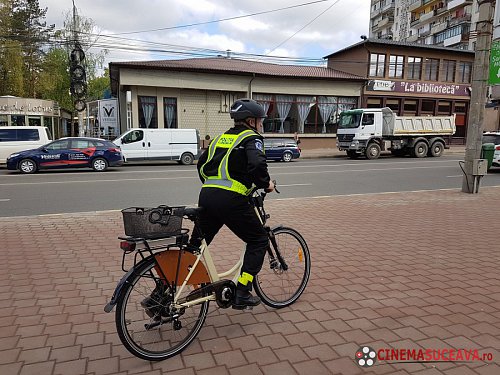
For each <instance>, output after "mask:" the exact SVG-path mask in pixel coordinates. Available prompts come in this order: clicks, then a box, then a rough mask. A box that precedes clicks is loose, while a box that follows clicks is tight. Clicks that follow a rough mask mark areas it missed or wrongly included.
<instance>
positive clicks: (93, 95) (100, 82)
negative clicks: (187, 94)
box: [87, 69, 111, 101]
mask: <svg viewBox="0 0 500 375" xmlns="http://www.w3.org/2000/svg"><path fill="white" fill-rule="evenodd" d="M110 91H111V90H110V85H109V69H105V70H104V75H103V76H101V77H95V78H93V79H91V80H90V81H89V89H88V94H87V99H88V100H89V101H91V100H98V99H104V98H105V97H106V96H107V95H109V93H110Z"/></svg>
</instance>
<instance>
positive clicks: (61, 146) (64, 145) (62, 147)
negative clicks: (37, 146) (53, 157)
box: [45, 139, 69, 150]
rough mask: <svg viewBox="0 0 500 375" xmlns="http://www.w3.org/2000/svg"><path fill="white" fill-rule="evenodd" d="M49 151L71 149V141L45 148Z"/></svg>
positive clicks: (59, 142)
mask: <svg viewBox="0 0 500 375" xmlns="http://www.w3.org/2000/svg"><path fill="white" fill-rule="evenodd" d="M45 148H46V149H47V150H66V149H68V148H69V140H67V139H63V140H60V141H55V142H52V143H50V144H49V145H47V146H46V147H45Z"/></svg>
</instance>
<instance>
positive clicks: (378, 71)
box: [370, 53, 385, 77]
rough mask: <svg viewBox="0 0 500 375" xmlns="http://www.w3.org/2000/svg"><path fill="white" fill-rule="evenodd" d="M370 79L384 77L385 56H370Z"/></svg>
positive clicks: (375, 54)
mask: <svg viewBox="0 0 500 375" xmlns="http://www.w3.org/2000/svg"><path fill="white" fill-rule="evenodd" d="M370 77H385V55H383V54H378V53H372V54H370Z"/></svg>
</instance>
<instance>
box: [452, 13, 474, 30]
mask: <svg viewBox="0 0 500 375" xmlns="http://www.w3.org/2000/svg"><path fill="white" fill-rule="evenodd" d="M471 18H472V15H471V14H464V15H463V16H462V17H456V18H452V19H450V20H449V21H448V23H449V25H450V27H452V26H455V25H459V24H461V23H466V22H470V21H471Z"/></svg>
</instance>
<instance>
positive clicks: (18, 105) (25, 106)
mask: <svg viewBox="0 0 500 375" xmlns="http://www.w3.org/2000/svg"><path fill="white" fill-rule="evenodd" d="M0 113H1V114H13V115H17V114H19V115H45V116H47V115H50V116H52V115H54V108H53V107H52V106H50V105H49V106H47V105H45V104H41V103H40V102H34V101H26V100H23V101H10V102H8V103H0Z"/></svg>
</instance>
